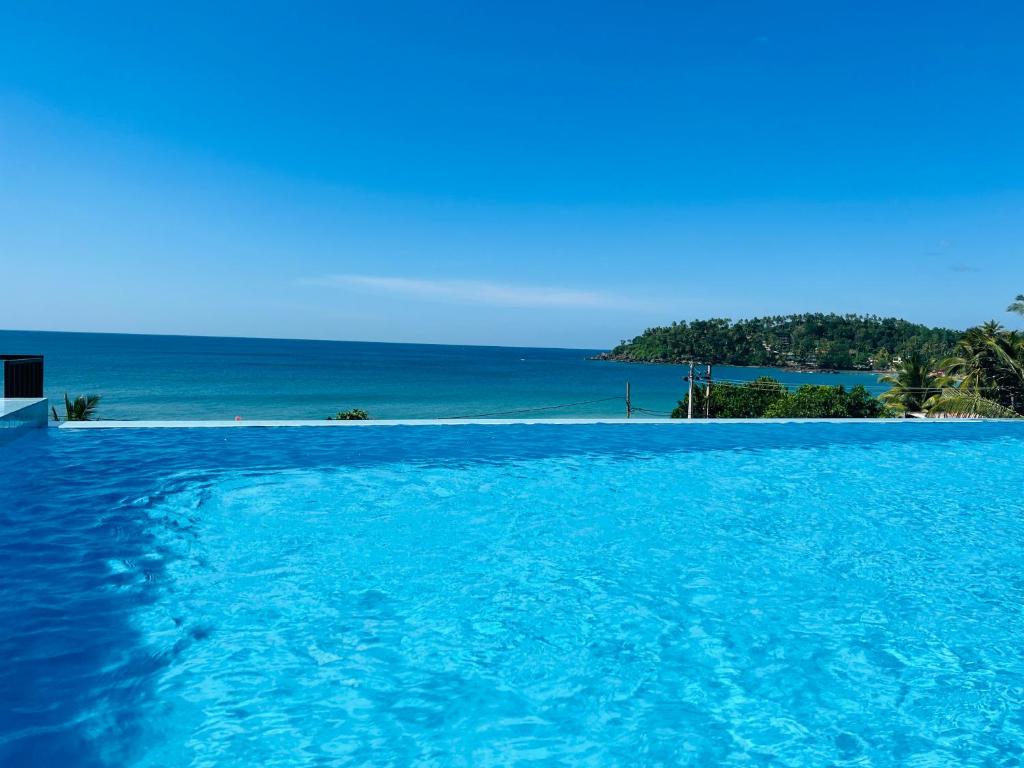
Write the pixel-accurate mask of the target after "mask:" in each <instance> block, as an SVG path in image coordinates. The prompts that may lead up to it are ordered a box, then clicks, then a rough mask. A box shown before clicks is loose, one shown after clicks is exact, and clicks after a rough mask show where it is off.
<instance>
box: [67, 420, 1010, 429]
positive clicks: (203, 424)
mask: <svg viewBox="0 0 1024 768" xmlns="http://www.w3.org/2000/svg"><path fill="white" fill-rule="evenodd" d="M992 421H999V422H1017V421H1020V422H1021V424H1022V425H1024V420H1019V419H692V420H690V419H668V418H664V419H624V418H604V419H602V418H597V419H368V420H365V421H328V420H326V419H319V420H302V419H253V420H249V421H244V420H243V421H232V420H208V421H207V420H196V421H65V422H61V424H60V425H59V426H60V428H61V429H171V428H174V429H182V428H187V429H211V428H213V429H225V428H244V427H328V428H355V429H358V428H362V427H436V426H453V427H454V426H466V425H475V426H488V427H496V426H508V425H512V424H550V425H562V426H569V425H585V424H621V425H624V426H629V425H632V424H661V425H670V426H675V427H686V426H689V427H697V426H705V427H708V426H713V425H716V424H718V425H721V424H759V425H762V426H772V425H775V426H778V425H780V424H878V425H889V426H893V425H897V424H904V425H906V424H949V423H951V422H955V423H960V424H977V423H979V422H992Z"/></svg>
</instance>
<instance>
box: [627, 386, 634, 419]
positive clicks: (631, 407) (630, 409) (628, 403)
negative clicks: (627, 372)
mask: <svg viewBox="0 0 1024 768" xmlns="http://www.w3.org/2000/svg"><path fill="white" fill-rule="evenodd" d="M632 411H633V405H632V403H631V402H630V399H629V382H628V381H627V382H626V418H627V419H628V418H629V415H630V413H632Z"/></svg>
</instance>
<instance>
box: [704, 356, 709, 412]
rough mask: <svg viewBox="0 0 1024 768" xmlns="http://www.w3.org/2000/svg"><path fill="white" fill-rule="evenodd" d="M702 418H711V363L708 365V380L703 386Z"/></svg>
mask: <svg viewBox="0 0 1024 768" xmlns="http://www.w3.org/2000/svg"><path fill="white" fill-rule="evenodd" d="M704 418H705V419H710V418H711V363H708V379H707V384H705V385H704Z"/></svg>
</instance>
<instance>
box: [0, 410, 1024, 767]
mask: <svg viewBox="0 0 1024 768" xmlns="http://www.w3.org/2000/svg"><path fill="white" fill-rule="evenodd" d="M0 457H2V459H3V460H2V462H0V488H2V489H3V500H2V502H0V503H2V507H0V525H2V528H0V530H2V536H0V548H2V551H0V597H2V600H0V628H2V629H0V633H2V634H0V653H2V656H0V658H2V659H3V660H4V664H3V665H0V694H2V700H3V702H4V707H3V708H2V709H0V764H2V765H5V766H10V765H45V764H61V765H89V766H91V765H136V766H184V765H211V766H213V765H217V766H225V765H238V766H243V765H246V766H249V765H265V766H276V765H371V764H374V765H387V764H391V765H405V764H424V765H495V766H497V765H512V764H529V763H534V764H538V765H546V764H567V765H602V766H603V765H613V764H640V765H644V764H646V765H658V764H662V765H669V764H671V765H675V764H726V765H748V764H769V763H771V764H780V765H827V764H836V765H894V764H904V765H962V764H974V765H983V764H985V765H989V764H1016V763H1015V762H1014V761H1016V760H1019V759H1021V757H1022V749H1024V747H1022V745H1024V500H1022V489H1024V426H1022V425H1020V424H1013V423H972V424H963V423H921V424H909V423H875V424H864V423H846V424H834V423H804V424H725V423H723V424H700V425H697V424H693V425H678V424H677V425H642V424H635V425H577V426H568V425H512V426H473V425H465V426H459V427H443V426H434V427H428V426H407V427H375V426H368V427H360V428H353V429H318V428H282V429H258V428H252V429H201V430H199V429H150V430H146V429H111V430H87V431H85V430H83V431H69V430H53V429H51V430H40V433H39V434H36V435H31V436H29V437H25V438H21V439H19V440H18V441H16V442H14V443H11V444H9V445H7V446H4V447H3V448H2V449H0Z"/></svg>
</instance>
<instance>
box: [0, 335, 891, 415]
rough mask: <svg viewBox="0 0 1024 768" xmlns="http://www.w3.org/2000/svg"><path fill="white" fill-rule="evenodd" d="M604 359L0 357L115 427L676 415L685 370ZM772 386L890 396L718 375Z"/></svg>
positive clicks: (362, 354) (306, 352) (189, 352)
mask: <svg viewBox="0 0 1024 768" xmlns="http://www.w3.org/2000/svg"><path fill="white" fill-rule="evenodd" d="M596 351H598V350H581V349H532V348H512V347H460V346H443V345H425V344H374V343H365V342H338V341H299V340H274V339H236V338H215V337H187V336H133V335H119V334H84V333H38V332H23V331H0V352H3V353H5V354H6V353H10V354H30V353H31V354H44V355H45V356H46V393H47V395H48V396H49V397H50V399H51V400H54V401H55V402H58V403H59V402H62V401H63V396H64V392H69V393H71V394H72V395H74V394H76V393H77V394H83V393H86V392H96V393H99V394H101V395H102V396H103V403H102V406H101V408H100V411H99V415H100V417H101V418H107V419H232V418H234V417H235V416H242V417H243V418H245V419H252V418H271V419H273V418H277V419H320V418H326V417H327V416H328V415H330V414H333V413H335V412H336V411H338V410H340V409H348V408H363V409H364V410H367V411H369V412H370V415H371V416H373V417H375V418H446V417H454V416H471V415H477V414H488V413H495V412H504V411H516V410H520V409H531V408H543V407H546V406H551V405H560V404H565V403H578V402H581V401H583V402H587V401H594V400H601V401H603V402H597V403H592V402H591V403H590V404H588V405H582V406H577V407H572V408H564V409H558V410H554V411H535V412H533V413H531V414H529V415H534V416H586V417H597V416H621V415H624V412H625V406H624V401H623V400H622V398H623V396H624V394H625V386H626V382H627V381H629V382H630V383H631V386H632V395H633V402H634V404H635V405H638V406H640V407H642V408H646V409H648V410H651V411H654V412H655V413H661V414H666V415H667V414H668V413H669V412H670V411H671V410H672V408H674V407H675V405H676V403H677V402H678V400H679V399H680V398H681V397H682V396H683V392H684V382H683V379H682V377H683V376H684V375H685V374H686V370H685V369H684V368H683V367H682V366H674V365H630V364H624V363H614V362H597V361H592V360H587V357H588V356H590V355H592V354H594V353H595V352H596ZM764 374H769V375H774V376H776V377H777V378H779V379H780V380H782V381H784V382H786V383H787V384H790V385H795V384H799V383H807V382H812V383H823V384H846V385H848V386H852V385H855V384H865V385H866V386H868V387H869V388H870V389H871V390H872V391H874V392H881V391H884V390H885V387H884V386H883V385H879V384H878V383H877V377H876V376H873V375H871V374H859V373H846V374H827V373H817V374H801V373H795V372H792V371H775V370H772V369H761V368H728V367H725V366H721V367H716V368H715V370H714V375H715V376H716V377H718V378H720V379H722V380H726V379H728V380H742V381H746V380H750V379H754V378H756V377H757V376H760V375H764ZM643 415H651V414H643Z"/></svg>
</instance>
